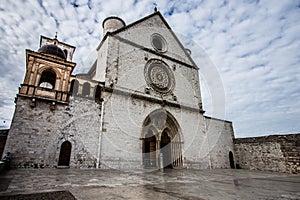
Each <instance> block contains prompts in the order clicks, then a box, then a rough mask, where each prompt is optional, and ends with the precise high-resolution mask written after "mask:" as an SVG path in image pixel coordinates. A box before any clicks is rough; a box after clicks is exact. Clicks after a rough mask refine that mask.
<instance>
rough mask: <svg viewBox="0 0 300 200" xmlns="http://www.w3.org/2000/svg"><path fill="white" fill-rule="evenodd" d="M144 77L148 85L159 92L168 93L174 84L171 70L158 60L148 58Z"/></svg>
mask: <svg viewBox="0 0 300 200" xmlns="http://www.w3.org/2000/svg"><path fill="white" fill-rule="evenodd" d="M145 79H146V82H147V83H148V85H149V86H151V87H152V88H153V89H154V90H155V91H157V92H161V93H168V92H170V91H172V90H173V89H174V86H175V78H174V75H173V72H172V71H171V70H170V69H169V67H168V66H167V65H166V64H165V63H163V62H162V61H160V60H150V61H149V62H148V63H147V64H146V67H145Z"/></svg>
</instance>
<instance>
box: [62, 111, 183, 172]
mask: <svg viewBox="0 0 300 200" xmlns="http://www.w3.org/2000/svg"><path fill="white" fill-rule="evenodd" d="M141 140H142V158H143V165H144V167H145V168H181V167H182V166H183V162H182V144H183V141H182V135H181V131H180V126H179V124H178V123H177V121H176V120H175V118H174V117H173V116H172V115H171V114H170V113H169V112H167V111H165V110H163V109H159V110H156V111H154V112H152V113H151V114H149V115H148V116H147V117H146V119H145V120H144V124H143V129H142V137H141ZM71 151H72V145H71V143H70V142H69V141H65V142H63V143H62V145H61V149H60V154H59V160H58V166H69V164H70V158H71Z"/></svg>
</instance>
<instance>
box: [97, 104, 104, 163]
mask: <svg viewBox="0 0 300 200" xmlns="http://www.w3.org/2000/svg"><path fill="white" fill-rule="evenodd" d="M103 113H104V100H102V101H101V116H100V134H99V140H98V156H97V164H96V168H97V169H98V168H99V165H100V157H101V150H102V134H103V133H102V128H103Z"/></svg>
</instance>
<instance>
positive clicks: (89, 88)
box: [5, 11, 235, 170]
mask: <svg viewBox="0 0 300 200" xmlns="http://www.w3.org/2000/svg"><path fill="white" fill-rule="evenodd" d="M102 26H103V38H102V40H101V41H99V42H100V44H99V45H98V47H97V53H98V56H97V59H96V60H95V62H94V63H93V64H92V66H91V67H90V69H89V71H88V72H87V73H86V74H72V72H73V70H74V68H75V66H76V63H74V62H72V57H73V54H74V51H75V47H74V46H72V45H69V44H66V43H63V42H60V41H58V39H57V38H56V37H55V38H53V39H51V38H48V37H44V36H41V39H40V48H39V49H38V50H37V51H32V50H26V73H25V78H24V82H23V83H22V84H21V86H20V88H19V92H18V94H17V97H16V101H15V104H16V108H15V113H14V116H13V121H12V124H11V128H10V130H9V134H8V138H7V142H6V147H5V152H11V154H12V157H13V159H12V164H13V166H14V167H35V168H40V167H41V168H44V167H58V168H60V167H62V168H63V167H71V168H72V167H78V168H81V167H82V168H113V169H124V170H126V169H129V170H135V169H158V168H175V169H177V168H179V169H180V168H198V169H207V168H230V167H234V157H235V153H234V147H233V146H234V144H233V138H234V135H233V127H232V123H231V122H229V121H225V120H220V119H215V118H211V117H207V116H205V115H204V110H203V107H202V100H201V93H200V82H199V74H198V72H199V70H201V66H197V65H196V64H195V62H194V61H193V59H192V57H191V51H190V50H188V49H186V48H185V47H184V46H183V44H182V43H181V42H180V41H179V39H178V38H177V36H176V35H175V34H174V32H173V31H172V29H171V27H170V26H169V25H168V23H167V22H166V20H165V19H164V17H163V16H162V14H161V13H160V12H158V11H155V12H154V13H152V14H150V15H149V16H146V17H144V18H142V19H140V20H138V21H136V22H134V23H131V24H129V25H126V24H125V22H124V21H123V20H122V19H120V18H118V17H108V18H106V19H105V20H104V21H103V24H102Z"/></svg>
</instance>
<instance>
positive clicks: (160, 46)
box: [151, 33, 167, 52]
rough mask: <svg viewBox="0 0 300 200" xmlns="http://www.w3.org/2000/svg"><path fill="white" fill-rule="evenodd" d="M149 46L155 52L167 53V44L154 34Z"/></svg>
mask: <svg viewBox="0 0 300 200" xmlns="http://www.w3.org/2000/svg"><path fill="white" fill-rule="evenodd" d="M151 44H152V46H153V48H154V49H155V50H156V51H159V52H166V51H167V42H166V40H165V39H164V38H163V37H162V36H161V35H159V34H157V33H155V34H153V35H152V36H151Z"/></svg>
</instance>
